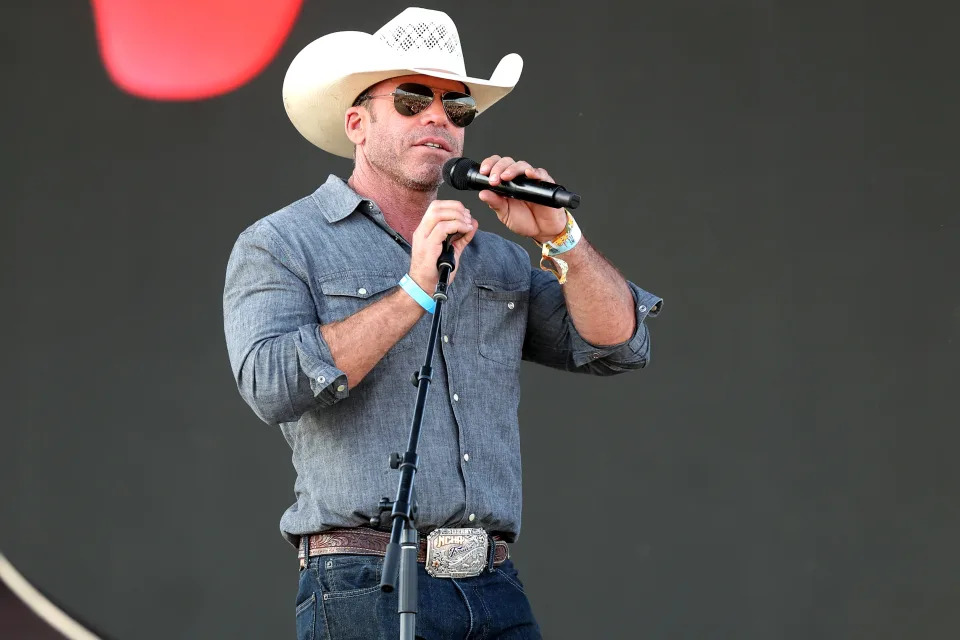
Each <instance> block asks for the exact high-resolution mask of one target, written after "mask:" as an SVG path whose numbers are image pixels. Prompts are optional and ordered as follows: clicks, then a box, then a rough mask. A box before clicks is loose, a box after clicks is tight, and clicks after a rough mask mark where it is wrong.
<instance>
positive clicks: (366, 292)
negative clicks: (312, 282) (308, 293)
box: [317, 271, 400, 300]
mask: <svg viewBox="0 0 960 640" xmlns="http://www.w3.org/2000/svg"><path fill="white" fill-rule="evenodd" d="M399 281H400V278H399V277H397V276H394V275H392V274H386V273H370V272H364V271H349V272H342V273H335V274H331V275H328V276H324V277H323V278H322V279H318V280H317V284H318V285H319V287H320V291H321V292H323V295H325V296H350V297H351V298H360V299H362V300H366V299H367V298H370V297H373V296H375V295H377V294H378V293H382V292H384V291H386V290H388V289H391V288H393V287H395V286H397V282H399Z"/></svg>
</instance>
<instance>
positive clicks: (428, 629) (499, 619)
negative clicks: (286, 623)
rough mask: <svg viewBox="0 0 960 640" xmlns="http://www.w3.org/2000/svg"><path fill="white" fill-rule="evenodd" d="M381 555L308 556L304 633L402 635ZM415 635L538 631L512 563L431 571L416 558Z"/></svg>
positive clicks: (300, 620) (327, 639)
mask: <svg viewBox="0 0 960 640" xmlns="http://www.w3.org/2000/svg"><path fill="white" fill-rule="evenodd" d="M382 567H383V558H381V557H379V556H364V555H327V556H315V557H313V558H310V562H309V564H308V565H307V567H306V568H305V569H303V570H301V571H300V589H299V592H298V593H297V606H296V615H297V638H298V639H299V640H377V639H382V640H387V639H389V640H394V639H397V638H399V637H400V616H399V614H398V613H397V592H396V591H394V592H393V593H389V594H387V593H383V592H382V591H381V590H380V574H381V571H382ZM417 584H418V589H419V594H418V595H419V598H418V611H417V626H416V635H417V637H418V638H419V637H422V638H424V639H425V640H454V639H457V640H459V639H460V638H463V639H464V640H468V639H469V640H487V639H493V638H497V639H499V640H530V639H538V640H539V638H540V628H539V627H538V626H537V623H536V621H535V620H534V618H533V612H532V610H531V609H530V603H529V602H528V601H527V597H526V595H525V594H524V592H523V585H522V584H521V582H520V578H519V577H518V576H517V570H516V569H515V568H514V566H513V563H512V562H511V561H510V560H507V561H506V562H504V563H503V564H502V565H500V566H499V567H495V568H493V569H484V570H483V573H481V574H480V575H479V576H476V577H473V578H464V579H458V580H454V579H450V578H434V577H432V576H430V575H429V574H428V573H427V572H426V571H425V570H424V567H423V565H422V564H418V565H417Z"/></svg>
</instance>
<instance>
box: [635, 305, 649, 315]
mask: <svg viewBox="0 0 960 640" xmlns="http://www.w3.org/2000/svg"><path fill="white" fill-rule="evenodd" d="M637 308H638V309H640V313H646V311H647V305H645V304H642V305H640V306H639V307H637Z"/></svg>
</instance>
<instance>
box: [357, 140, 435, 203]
mask: <svg viewBox="0 0 960 640" xmlns="http://www.w3.org/2000/svg"><path fill="white" fill-rule="evenodd" d="M394 145H396V146H398V147H399V148H400V149H409V148H410V147H409V146H407V145H405V144H402V141H400V140H392V141H391V144H389V145H377V148H376V149H373V150H371V151H372V153H371V152H369V151H368V152H367V161H368V162H369V163H370V164H371V165H373V166H374V167H375V168H377V169H378V170H380V171H382V172H384V173H386V174H387V175H389V176H391V177H392V178H393V179H394V180H396V182H397V184H399V185H400V186H401V187H403V188H404V189H410V190H411V191H419V192H423V193H429V192H433V191H436V190H437V189H439V188H440V185H441V184H442V183H443V167H441V166H435V165H433V164H426V163H424V164H421V165H420V166H419V167H412V166H410V165H411V163H404V162H403V161H402V160H401V159H400V157H399V150H398V152H396V153H395V152H391V150H390V149H389V147H391V146H394Z"/></svg>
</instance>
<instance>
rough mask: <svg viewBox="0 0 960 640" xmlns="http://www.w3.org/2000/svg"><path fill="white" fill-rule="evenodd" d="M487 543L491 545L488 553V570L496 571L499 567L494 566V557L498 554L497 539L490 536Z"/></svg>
mask: <svg viewBox="0 0 960 640" xmlns="http://www.w3.org/2000/svg"><path fill="white" fill-rule="evenodd" d="M487 544H489V545H490V551H489V553H487V571H489V572H490V573H496V572H497V568H496V567H495V566H493V558H494V556H496V555H497V541H496V540H494V539H493V536H489V537H488V538H487Z"/></svg>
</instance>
